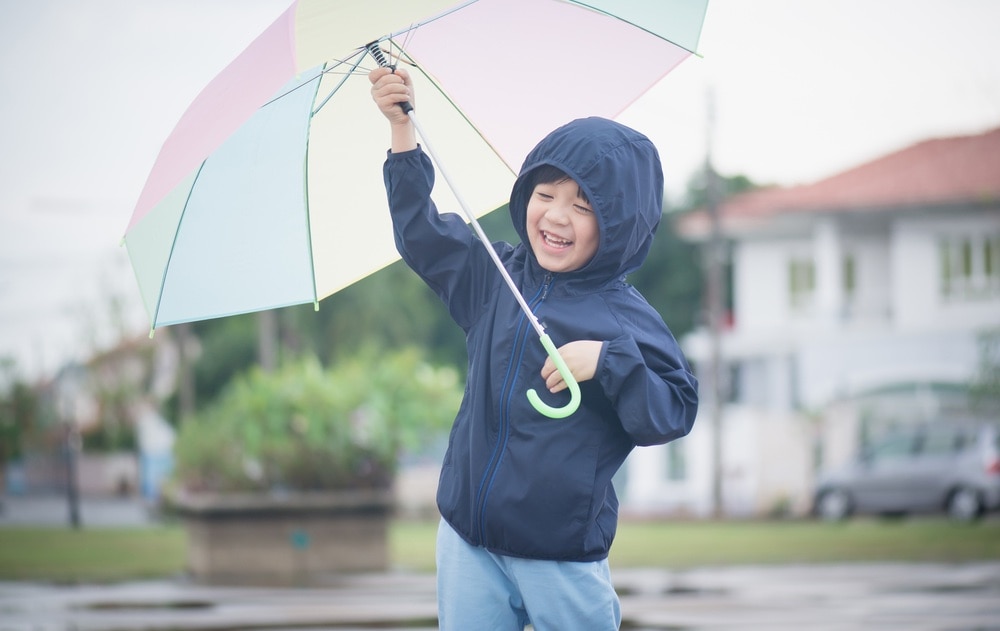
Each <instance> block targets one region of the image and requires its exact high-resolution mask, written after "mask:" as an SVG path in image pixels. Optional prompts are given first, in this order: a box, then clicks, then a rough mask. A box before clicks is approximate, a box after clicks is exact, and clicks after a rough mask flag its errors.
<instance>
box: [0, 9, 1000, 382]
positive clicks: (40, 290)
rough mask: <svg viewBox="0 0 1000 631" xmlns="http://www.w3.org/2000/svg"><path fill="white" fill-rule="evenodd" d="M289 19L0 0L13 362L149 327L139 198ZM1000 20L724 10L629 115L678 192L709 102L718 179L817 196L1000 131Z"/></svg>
mask: <svg viewBox="0 0 1000 631" xmlns="http://www.w3.org/2000/svg"><path fill="white" fill-rule="evenodd" d="M287 5H288V2H287V0H86V1H83V2H81V1H78V0H30V1H23V0H0V146H2V150H0V356H14V357H15V358H16V359H17V361H18V362H19V365H20V366H21V368H22V372H23V373H25V374H27V375H38V374H42V373H44V372H52V371H54V370H55V369H57V368H58V367H59V365H61V364H62V363H63V362H65V361H66V360H68V359H70V358H73V357H81V356H83V355H84V354H85V353H87V352H88V351H89V350H91V349H92V348H93V347H94V346H95V345H97V346H102V345H105V344H107V343H108V342H109V341H110V340H111V339H112V337H113V335H112V334H111V326H110V324H109V323H110V322H111V320H112V318H111V314H112V308H111V306H110V305H111V304H112V302H113V301H114V300H118V301H121V302H122V304H123V305H124V313H125V321H126V326H127V327H128V328H129V329H130V330H135V331H143V330H148V320H147V319H146V315H145V313H144V311H143V310H142V307H141V304H140V301H139V293H138V289H137V286H136V285H135V282H134V280H133V278H132V276H131V270H130V267H129V264H128V260H127V256H126V254H125V251H124V249H123V248H120V247H119V246H118V243H119V241H120V239H121V236H122V234H123V232H124V229H125V226H126V225H127V223H128V220H129V218H130V216H131V212H132V208H133V206H134V204H135V201H136V198H137V197H138V195H139V192H140V190H141V188H142V185H143V183H144V181H145V177H146V175H147V174H148V172H149V169H150V168H151V166H152V164H153V161H154V160H155V158H156V154H157V152H158V151H159V148H160V145H161V144H162V142H163V140H164V139H165V138H166V136H167V135H168V134H169V133H170V131H171V129H172V128H173V126H174V124H175V123H176V122H177V120H178V118H179V117H180V115H181V114H182V113H183V112H184V109H185V108H186V107H187V105H188V104H189V103H190V102H191V100H192V99H193V98H194V97H195V96H196V95H197V94H198V92H199V91H200V90H201V88H202V87H204V85H205V84H206V83H207V82H208V81H209V80H210V79H211V78H212V77H213V76H214V75H215V73H216V72H218V71H219V70H221V69H222V68H223V67H224V66H225V65H226V64H227V63H228V62H229V61H230V60H231V59H232V58H233V57H234V56H235V55H236V54H237V53H238V52H239V51H240V50H241V49H242V48H243V47H244V46H245V45H246V44H247V43H249V41H250V40H252V39H253V37H255V36H256V35H257V34H258V33H259V32H260V31H261V30H262V29H263V28H264V27H266V26H267V25H268V24H269V23H270V22H271V21H272V20H273V18H274V17H275V16H276V15H277V14H278V13H280V12H281V10H282V9H284V7H286V6H287ZM372 6H373V7H377V6H378V3H377V2H376V3H374V4H373V5H372ZM998 24H1000V2H995V1H993V0H811V1H808V2H807V1H803V0H753V1H748V0H711V3H710V7H709V14H708V18H707V20H706V23H705V28H704V31H703V34H702V40H701V46H700V50H701V53H702V55H703V57H702V58H692V59H690V60H688V61H687V62H685V63H684V64H683V65H682V66H681V67H680V68H678V69H677V70H676V71H674V72H673V73H672V74H671V75H670V76H668V77H667V78H666V80H665V81H664V82H663V83H662V84H660V85H659V86H657V87H656V88H654V89H653V90H652V91H651V92H650V93H649V94H647V95H646V96H645V97H644V98H643V99H642V100H640V101H639V102H637V103H636V104H635V106H633V107H632V108H631V109H630V110H629V111H627V112H626V113H625V114H624V115H623V116H622V117H621V120H622V121H623V122H625V123H627V124H630V125H632V126H634V127H636V128H638V129H640V130H641V131H644V132H646V133H647V134H648V135H649V136H650V137H651V138H652V139H653V140H654V141H655V142H656V143H657V145H658V147H659V148H660V152H661V154H662V157H663V162H664V168H665V170H666V175H667V182H668V195H672V196H674V197H677V196H679V195H680V194H681V192H682V191H683V189H684V185H685V183H686V181H687V180H688V178H689V177H690V176H691V174H692V172H693V171H694V170H695V169H698V168H700V167H701V165H702V164H703V163H704V160H705V155H706V138H707V135H708V133H707V130H708V124H707V122H706V120H707V116H706V112H707V111H709V108H708V106H707V101H708V99H707V95H708V94H710V93H711V94H713V95H714V97H713V99H712V100H713V101H714V120H715V124H714V126H713V137H714V142H713V144H712V156H713V159H714V162H715V165H716V168H717V169H718V170H719V171H721V172H723V173H725V174H728V175H733V174H738V173H741V174H745V175H747V176H749V177H750V178H751V179H753V180H754V181H756V182H759V183H772V184H780V185H786V186H790V185H794V184H799V183H806V182H810V181H814V180H817V179H821V178H824V177H827V176H830V175H833V174H835V173H837V172H838V171H841V170H844V169H847V168H850V167H853V166H856V165H858V164H860V163H862V162H865V161H867V160H870V159H873V158H877V157H879V156H881V155H884V154H885V153H888V152H890V151H894V150H896V149H900V148H903V147H905V146H907V145H909V144H912V143H914V142H918V141H920V140H923V139H926V138H931V137H938V136H948V135H958V134H968V133H978V132H982V131H985V130H987V129H991V128H994V127H997V126H1000V44H998V43H997V35H996V33H997V25H998ZM623 63H640V60H630V59H628V58H627V56H625V55H623ZM373 168H376V169H377V168H379V165H373Z"/></svg>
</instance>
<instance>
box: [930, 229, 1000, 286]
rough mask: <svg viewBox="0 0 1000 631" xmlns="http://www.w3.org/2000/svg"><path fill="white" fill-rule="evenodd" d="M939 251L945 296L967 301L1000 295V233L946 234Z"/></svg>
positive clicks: (941, 281) (941, 284) (941, 282)
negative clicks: (947, 235) (949, 235)
mask: <svg viewBox="0 0 1000 631" xmlns="http://www.w3.org/2000/svg"><path fill="white" fill-rule="evenodd" d="M938 254H939V258H940V268H939V269H940V273H941V279H940V288H941V296H942V297H944V298H946V299H949V300H955V301H963V300H976V299H983V298H995V297H997V296H1000V234H997V233H992V234H982V235H961V236H951V237H946V238H944V239H942V240H941V241H940V243H939V247H938Z"/></svg>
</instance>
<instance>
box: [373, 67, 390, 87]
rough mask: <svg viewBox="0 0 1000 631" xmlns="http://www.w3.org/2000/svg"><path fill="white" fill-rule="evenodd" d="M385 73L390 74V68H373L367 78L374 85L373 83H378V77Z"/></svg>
mask: <svg viewBox="0 0 1000 631" xmlns="http://www.w3.org/2000/svg"><path fill="white" fill-rule="evenodd" d="M387 74H392V70H390V69H389V68H374V69H373V70H372V71H371V72H369V73H368V80H369V81H371V82H372V84H373V85H374V84H375V83H378V81H379V79H381V78H382V77H384V76H385V75H387Z"/></svg>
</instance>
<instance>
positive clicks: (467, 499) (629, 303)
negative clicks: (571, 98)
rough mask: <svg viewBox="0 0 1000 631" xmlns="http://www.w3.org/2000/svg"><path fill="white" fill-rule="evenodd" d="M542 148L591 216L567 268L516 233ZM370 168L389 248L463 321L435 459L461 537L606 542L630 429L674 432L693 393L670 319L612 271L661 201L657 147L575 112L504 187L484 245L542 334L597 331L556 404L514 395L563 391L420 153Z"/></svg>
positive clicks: (554, 553) (594, 554) (562, 546)
mask: <svg viewBox="0 0 1000 631" xmlns="http://www.w3.org/2000/svg"><path fill="white" fill-rule="evenodd" d="M546 164H548V165H552V166H555V167H558V168H559V169H561V170H562V171H564V172H565V173H566V174H568V175H570V176H571V177H572V178H573V179H574V180H576V181H577V183H578V184H579V185H580V186H581V187H582V189H583V191H584V193H585V194H586V196H587V199H588V200H589V201H590V203H591V205H592V208H593V209H594V212H595V214H596V216H597V220H598V226H599V231H600V238H599V246H598V248H597V252H596V253H595V254H594V257H593V258H592V259H591V260H590V262H589V263H587V264H586V265H585V266H583V267H582V268H580V269H579V270H576V271H573V272H567V273H562V274H553V273H550V272H548V271H546V270H545V269H543V268H542V267H540V266H539V264H538V262H537V261H536V259H535V257H534V255H533V254H532V252H531V249H530V247H527V246H526V245H524V244H527V243H528V236H527V234H526V232H525V231H526V225H525V222H526V209H527V202H528V199H529V197H530V196H531V194H532V191H531V190H527V189H528V185H527V184H526V183H525V174H527V173H528V172H530V171H531V170H532V169H534V168H536V167H538V166H541V165H546ZM383 174H384V178H385V184H386V190H387V193H388V198H389V206H390V209H391V214H392V221H393V226H394V232H395V239H396V246H397V248H398V250H399V252H400V254H401V255H402V257H403V259H404V260H405V261H406V262H407V264H408V265H409V266H410V267H411V268H412V269H413V270H415V271H416V272H417V274H419V275H420V276H421V278H423V280H424V281H425V282H426V283H427V284H428V285H429V286H430V287H431V288H432V289H433V290H434V291H435V292H436V293H437V294H438V296H440V297H441V299H442V300H443V301H444V302H445V304H446V305H447V306H448V310H449V312H450V313H451V316H452V318H454V320H455V322H457V323H458V325H459V326H461V327H462V329H463V330H464V331H465V333H466V340H467V345H468V354H469V364H468V382H467V384H466V389H465V397H464V400H463V401H462V404H461V407H460V408H459V411H458V415H457V417H456V419H455V422H454V425H453V427H452V430H451V436H450V438H449V443H448V451H447V453H446V455H445V459H444V463H443V467H442V470H441V477H440V481H439V485H438V494H437V501H438V508H439V509H440V511H441V515H442V516H443V517H444V519H445V520H447V522H448V523H449V524H451V526H452V527H453V528H454V529H455V530H456V531H457V532H458V533H459V534H460V535H461V536H462V537H463V538H464V539H465V540H466V541H468V542H469V543H470V544H472V545H475V546H482V547H485V548H486V549H488V550H490V551H492V552H496V553H498V554H504V555H510V556H517V557H525V558H533V559H549V560H563V561H594V560H600V559H603V558H605V557H607V555H608V550H609V548H610V546H611V542H612V540H613V539H614V535H615V530H616V528H617V521H618V499H617V497H616V496H615V491H614V488H613V487H612V484H611V478H612V476H613V475H614V474H615V472H616V471H618V469H619V467H620V466H621V465H622V462H623V461H624V460H625V457H626V456H627V455H628V454H629V452H630V451H631V450H632V449H633V448H634V447H635V446H636V445H655V444H662V443H665V442H668V441H670V440H673V439H675V438H679V437H681V436H684V435H685V434H687V433H688V432H689V431H690V429H691V425H692V423H693V422H694V417H695V412H696V410H697V402H698V396H697V382H696V380H695V378H694V376H693V375H692V374H691V372H690V370H689V367H688V364H687V362H686V360H685V359H684V357H683V355H682V353H681V351H680V348H679V347H678V345H677V342H676V341H675V339H674V337H673V335H672V334H671V333H670V331H669V330H668V329H667V326H666V325H665V324H664V322H663V320H662V318H661V317H660V316H659V314H657V313H656V311H655V310H654V309H653V308H652V307H650V306H649V304H648V303H647V302H646V300H645V299H644V298H643V297H642V296H641V295H640V294H639V292H638V291H636V290H635V289H634V288H633V287H631V286H630V285H628V284H627V283H626V282H625V275H626V274H628V273H629V272H631V271H634V270H635V269H637V268H638V267H639V266H640V264H641V263H642V261H643V260H644V259H645V257H646V254H647V253H648V252H649V248H650V245H651V243H652V239H653V234H654V232H655V231H656V227H657V225H658V223H659V220H660V216H661V212H662V211H661V207H662V197H663V174H662V171H661V168H660V161H659V156H658V154H657V152H656V149H655V147H654V146H653V144H652V143H651V142H650V141H649V139H647V138H646V137H645V136H643V135H642V134H640V133H638V132H636V131H634V130H632V129H629V128H628V127H625V126H622V125H620V124H618V123H615V122H612V121H609V120H605V119H600V118H587V119H581V120H577V121H573V122H571V123H569V124H567V125H565V126H563V127H561V128H559V129H557V130H555V131H554V132H552V133H551V134H550V135H549V136H547V137H546V138H545V139H544V140H542V141H541V142H540V143H539V144H538V146H537V147H536V148H535V149H534V150H532V152H531V153H530V154H529V155H528V157H527V159H526V160H525V163H524V166H523V168H522V170H521V174H520V176H519V177H518V179H517V181H516V182H515V184H514V188H513V191H512V193H511V200H510V214H511V218H512V220H513V222H514V226H515V227H516V229H517V231H518V234H519V236H520V238H521V242H522V244H521V245H516V246H513V245H510V244H507V243H497V244H495V247H496V249H497V251H498V253H499V255H500V258H501V260H502V261H503V262H504V265H505V267H506V268H507V270H508V271H509V272H510V275H511V277H512V278H513V279H514V281H515V283H516V284H517V286H518V287H519V288H520V289H521V292H522V294H523V295H524V297H525V299H526V300H527V301H528V303H529V305H530V306H531V307H532V311H534V313H535V315H536V316H537V317H538V319H539V321H541V322H542V323H543V325H544V327H545V330H546V332H547V333H548V334H549V336H550V337H551V338H552V341H553V342H554V343H555V345H556V347H559V346H562V345H563V344H566V343H568V342H571V341H575V340H602V341H604V345H603V347H602V350H601V353H600V358H599V360H598V366H597V371H596V373H595V376H594V378H593V379H590V380H587V381H584V382H581V383H580V388H581V393H582V399H581V404H580V407H579V409H578V410H577V411H576V412H575V413H573V414H572V415H571V416H569V417H567V418H565V419H551V418H548V417H545V416H543V415H541V414H540V413H538V412H537V411H535V410H534V408H532V407H531V404H530V403H529V402H528V400H527V398H526V396H525V392H526V391H527V390H529V389H531V388H534V389H535V390H536V391H537V392H538V393H539V394H540V396H541V397H542V399H543V400H544V401H545V402H546V403H548V404H549V405H552V406H556V407H561V406H563V405H565V404H566V403H567V402H568V401H569V394H568V391H563V392H560V393H557V394H552V393H550V392H549V391H548V390H547V388H545V385H544V382H543V380H542V378H541V374H540V372H541V368H542V364H543V363H544V362H545V359H546V353H545V349H544V348H543V347H542V345H541V343H540V342H539V339H538V336H537V334H536V333H535V331H534V329H533V328H532V327H531V325H530V323H529V322H528V319H527V317H526V316H525V315H524V314H523V313H522V312H521V310H520V308H519V306H518V304H517V302H516V300H515V298H514V297H513V295H512V294H511V292H510V290H509V289H508V288H507V286H506V285H505V283H504V281H503V279H502V278H501V276H500V274H499V272H498V271H497V270H496V269H495V268H494V264H493V262H492V260H491V259H490V258H489V255H488V253H487V252H486V249H485V248H484V247H483V246H482V244H480V243H479V241H478V238H477V237H476V236H475V234H474V233H473V232H472V230H470V228H469V227H468V226H467V225H466V223H465V222H464V221H463V220H462V219H461V218H460V217H459V216H458V215H454V214H450V213H445V214H441V215H439V214H438V212H437V209H436V207H435V206H434V204H433V202H432V201H431V199H430V192H431V188H432V186H433V182H434V171H433V167H432V165H431V162H430V160H429V159H428V157H427V156H426V155H425V154H424V153H423V152H422V151H421V150H420V149H416V150H413V151H408V152H404V153H399V154H391V153H390V154H389V156H388V159H387V161H386V164H385V167H384V173H383Z"/></svg>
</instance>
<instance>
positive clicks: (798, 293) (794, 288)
mask: <svg viewBox="0 0 1000 631" xmlns="http://www.w3.org/2000/svg"><path fill="white" fill-rule="evenodd" d="M815 290H816V267H815V265H814V264H813V261H812V259H806V258H793V259H791V260H790V261H789V262H788V296H789V301H790V304H791V306H792V309H793V310H805V309H808V308H809V307H811V306H812V302H813V294H814V293H815Z"/></svg>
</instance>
